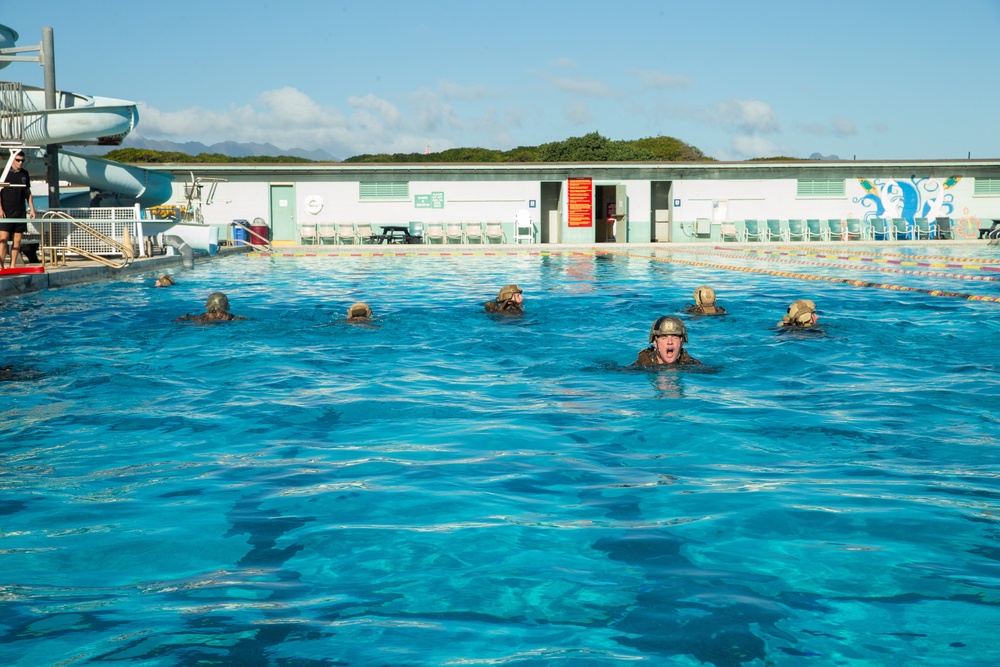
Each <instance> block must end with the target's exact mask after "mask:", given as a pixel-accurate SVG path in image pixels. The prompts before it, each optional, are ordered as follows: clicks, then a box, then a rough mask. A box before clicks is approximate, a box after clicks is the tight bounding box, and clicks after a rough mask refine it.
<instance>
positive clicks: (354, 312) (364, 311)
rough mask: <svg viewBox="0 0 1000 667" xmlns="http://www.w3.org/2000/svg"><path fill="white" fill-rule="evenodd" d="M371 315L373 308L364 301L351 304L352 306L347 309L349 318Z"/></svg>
mask: <svg viewBox="0 0 1000 667" xmlns="http://www.w3.org/2000/svg"><path fill="white" fill-rule="evenodd" d="M371 316H372V309H371V308H370V307H369V306H368V304H367V303H365V302H364V301H358V302H357V303H355V304H351V307H350V308H348V309H347V319H353V318H356V317H371Z"/></svg>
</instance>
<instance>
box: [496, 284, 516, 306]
mask: <svg viewBox="0 0 1000 667" xmlns="http://www.w3.org/2000/svg"><path fill="white" fill-rule="evenodd" d="M515 294H522V292H521V288H520V287H518V286H517V285H504V286H503V287H501V288H500V293H499V294H497V303H503V302H504V301H509V300H510V299H512V298H514V295H515Z"/></svg>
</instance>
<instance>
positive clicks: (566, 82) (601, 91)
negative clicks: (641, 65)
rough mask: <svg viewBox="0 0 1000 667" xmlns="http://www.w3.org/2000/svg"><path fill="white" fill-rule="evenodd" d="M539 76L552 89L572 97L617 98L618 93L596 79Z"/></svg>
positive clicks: (549, 75)
mask: <svg viewBox="0 0 1000 667" xmlns="http://www.w3.org/2000/svg"><path fill="white" fill-rule="evenodd" d="M539 76H541V77H542V78H543V79H545V80H546V81H548V82H549V83H550V84H552V87H553V88H555V89H557V90H561V91H563V92H567V93H572V94H574V95H583V96H584V97H596V98H610V97H617V96H618V93H616V92H615V90H614V88H612V87H611V86H609V85H608V84H606V83H604V82H603V81H598V80H597V79H590V78H587V77H581V78H578V79H574V78H570V77H566V76H562V77H560V76H552V75H551V74H540V75H539Z"/></svg>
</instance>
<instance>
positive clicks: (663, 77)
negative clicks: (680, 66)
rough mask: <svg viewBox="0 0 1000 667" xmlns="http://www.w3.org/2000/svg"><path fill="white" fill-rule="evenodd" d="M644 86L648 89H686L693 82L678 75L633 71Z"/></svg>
mask: <svg viewBox="0 0 1000 667" xmlns="http://www.w3.org/2000/svg"><path fill="white" fill-rule="evenodd" d="M632 73H633V74H634V75H635V76H636V77H638V78H639V81H640V82H641V83H642V85H644V86H646V87H647V88H684V87H686V86H689V85H691V80H690V79H688V78H687V77H686V76H680V75H678V74H667V73H666V72H654V71H648V70H632Z"/></svg>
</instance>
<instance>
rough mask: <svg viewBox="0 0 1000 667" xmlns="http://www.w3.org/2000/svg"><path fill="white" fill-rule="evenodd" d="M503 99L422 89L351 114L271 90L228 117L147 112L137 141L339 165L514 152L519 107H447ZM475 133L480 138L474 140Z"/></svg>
mask: <svg viewBox="0 0 1000 667" xmlns="http://www.w3.org/2000/svg"><path fill="white" fill-rule="evenodd" d="M496 92H497V91H491V90H488V89H485V88H480V87H462V86H458V85H457V84H451V83H447V82H446V83H444V84H441V85H440V86H439V87H438V89H437V90H429V89H422V90H417V91H414V92H412V93H410V94H408V95H404V96H402V97H401V99H400V101H399V103H398V104H397V103H394V102H392V101H390V100H387V99H384V98H381V97H378V96H377V95H374V94H368V95H364V96H352V97H348V98H347V108H348V109H349V111H348V113H346V114H345V113H343V112H341V111H340V110H338V109H337V108H335V107H333V106H325V105H320V104H317V103H316V102H315V101H314V100H312V99H311V98H310V97H309V96H308V95H306V94H304V93H302V92H301V91H298V90H296V89H294V88H280V89H276V90H269V91H265V92H263V93H261V94H260V95H258V97H257V99H256V100H254V102H253V103H252V104H248V105H244V106H233V107H230V108H229V109H224V110H209V109H203V108H199V107H189V108H187V109H179V110H177V111H161V110H159V109H156V108H155V107H151V106H148V105H144V104H140V123H139V127H138V128H137V130H136V132H135V134H136V136H141V137H146V138H149V139H168V140H171V141H177V142H187V141H199V142H202V143H206V144H213V143H217V142H220V141H235V142H240V143H270V144H274V145H275V146H277V147H279V148H282V149H290V148H305V149H315V148H322V149H324V150H326V151H328V152H330V153H331V154H333V155H336V156H338V157H349V156H351V155H357V154H360V153H383V152H386V153H400V152H413V151H423V150H424V148H426V147H427V145H428V144H430V145H431V146H432V149H433V150H442V149H444V148H452V147H455V146H458V145H465V146H472V145H476V146H478V145H483V143H484V141H486V140H487V139H489V138H491V137H496V138H498V139H499V140H501V141H503V142H504V143H503V144H502V145H509V144H510V139H509V135H508V134H507V132H508V131H509V130H510V129H511V128H515V127H518V126H520V125H521V123H522V113H523V112H522V110H521V109H519V108H517V107H513V106H512V107H509V108H495V107H487V108H483V107H477V106H472V107H469V108H468V109H465V110H463V112H462V113H460V112H459V111H458V110H457V109H456V108H455V107H454V106H453V105H452V104H450V103H449V102H448V101H447V100H448V99H452V98H460V99H465V100H468V99H473V98H477V97H489V96H496ZM470 131H475V133H476V134H475V136H474V137H469V136H468V135H467V133H468V132H470Z"/></svg>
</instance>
